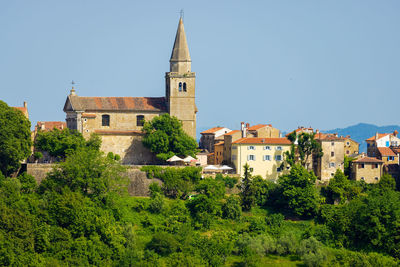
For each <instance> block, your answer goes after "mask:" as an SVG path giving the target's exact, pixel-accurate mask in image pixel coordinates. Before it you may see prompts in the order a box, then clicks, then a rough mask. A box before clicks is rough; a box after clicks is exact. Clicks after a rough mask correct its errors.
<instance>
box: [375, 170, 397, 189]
mask: <svg viewBox="0 0 400 267" xmlns="http://www.w3.org/2000/svg"><path fill="white" fill-rule="evenodd" d="M378 186H379V188H381V189H382V190H395V189H396V180H395V179H394V178H393V177H392V176H391V175H390V174H387V173H385V174H384V175H382V177H381V180H380V181H379V184H378Z"/></svg>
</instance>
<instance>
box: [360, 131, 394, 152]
mask: <svg viewBox="0 0 400 267" xmlns="http://www.w3.org/2000/svg"><path fill="white" fill-rule="evenodd" d="M397 135H398V132H397V131H394V132H393V133H383V134H381V133H376V134H375V135H374V136H372V137H370V138H368V139H366V140H365V141H366V142H367V155H368V157H376V156H377V155H378V153H379V151H378V147H390V146H394V147H396V146H399V145H400V138H399V137H398V136H397Z"/></svg>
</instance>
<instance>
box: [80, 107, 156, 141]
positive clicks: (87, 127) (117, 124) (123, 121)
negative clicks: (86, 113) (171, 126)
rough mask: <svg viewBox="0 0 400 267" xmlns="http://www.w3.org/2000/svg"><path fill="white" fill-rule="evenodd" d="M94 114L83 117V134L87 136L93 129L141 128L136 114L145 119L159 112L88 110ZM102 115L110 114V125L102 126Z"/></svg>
mask: <svg viewBox="0 0 400 267" xmlns="http://www.w3.org/2000/svg"><path fill="white" fill-rule="evenodd" d="M90 113H91V114H96V117H95V118H83V119H82V125H83V132H82V134H83V136H84V137H85V138H88V137H89V136H90V134H92V133H93V132H94V131H95V130H120V131H124V130H125V131H127V130H139V131H140V130H142V128H143V127H142V126H137V117H136V116H138V115H143V116H144V118H145V120H152V119H153V118H154V117H156V116H159V115H160V114H161V113H149V112H147V113H144V112H115V111H113V112H90ZM102 115H110V126H102Z"/></svg>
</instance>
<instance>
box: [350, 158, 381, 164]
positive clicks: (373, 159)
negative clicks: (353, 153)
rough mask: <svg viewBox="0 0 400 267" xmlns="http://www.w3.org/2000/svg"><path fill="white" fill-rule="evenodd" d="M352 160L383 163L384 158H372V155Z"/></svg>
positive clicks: (355, 161)
mask: <svg viewBox="0 0 400 267" xmlns="http://www.w3.org/2000/svg"><path fill="white" fill-rule="evenodd" d="M352 162H354V163H383V161H382V160H379V159H377V158H371V157H361V158H359V159H356V160H353V161H352Z"/></svg>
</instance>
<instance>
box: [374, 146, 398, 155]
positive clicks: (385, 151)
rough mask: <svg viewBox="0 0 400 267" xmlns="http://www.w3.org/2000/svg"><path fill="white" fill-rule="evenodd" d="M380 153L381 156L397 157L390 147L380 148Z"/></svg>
mask: <svg viewBox="0 0 400 267" xmlns="http://www.w3.org/2000/svg"><path fill="white" fill-rule="evenodd" d="M378 151H379V154H381V156H396V153H394V152H393V151H392V150H391V149H390V148H389V147H378Z"/></svg>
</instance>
